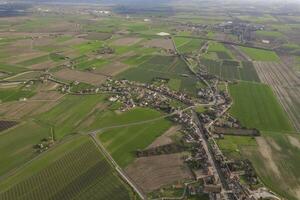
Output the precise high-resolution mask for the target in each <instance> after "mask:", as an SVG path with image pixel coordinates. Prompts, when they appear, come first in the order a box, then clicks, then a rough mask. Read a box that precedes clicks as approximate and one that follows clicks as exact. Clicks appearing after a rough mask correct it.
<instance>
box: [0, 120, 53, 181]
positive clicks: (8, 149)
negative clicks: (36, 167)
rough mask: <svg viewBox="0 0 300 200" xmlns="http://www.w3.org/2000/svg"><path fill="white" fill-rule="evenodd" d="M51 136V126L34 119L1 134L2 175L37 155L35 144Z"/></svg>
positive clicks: (0, 159) (0, 170)
mask: <svg viewBox="0 0 300 200" xmlns="http://www.w3.org/2000/svg"><path fill="white" fill-rule="evenodd" d="M49 136H51V133H50V128H46V127H43V126H41V125H39V124H37V123H35V122H33V121H29V122H25V123H23V124H21V125H19V126H17V127H15V128H13V129H9V130H7V131H6V132H2V133H1V135H0V154H1V157H0V162H1V163H2V164H1V168H0V175H3V174H5V173H6V172H8V171H10V170H12V169H14V168H16V167H19V166H20V165H21V164H24V163H25V162H27V161H28V160H29V159H31V158H33V157H34V156H36V155H37V153H36V152H35V151H36V150H35V149H34V148H33V146H34V145H36V144H38V143H40V141H41V140H42V139H43V138H48V137H49Z"/></svg>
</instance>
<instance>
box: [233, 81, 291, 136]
mask: <svg viewBox="0 0 300 200" xmlns="http://www.w3.org/2000/svg"><path fill="white" fill-rule="evenodd" d="M229 89H230V95H231V96H232V98H233V102H234V104H233V106H232V108H231V110H230V113H231V114H232V115H233V116H234V117H236V118H237V119H239V120H240V122H241V123H242V125H243V126H245V127H247V128H257V129H259V130H261V131H278V132H280V131H286V132H291V131H293V130H294V129H293V127H292V125H291V123H290V121H289V119H288V117H287V114H286V113H285V111H284V110H283V109H282V107H281V105H280V104H279V102H278V101H277V99H276V97H275V95H274V93H273V92H272V90H271V88H270V87H269V86H267V85H263V84H257V83H250V82H240V83H238V84H233V85H230V86H229Z"/></svg>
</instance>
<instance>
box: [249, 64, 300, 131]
mask: <svg viewBox="0 0 300 200" xmlns="http://www.w3.org/2000/svg"><path fill="white" fill-rule="evenodd" d="M254 66H255V69H256V70H257V72H258V75H259V78H260V80H261V81H262V82H263V83H266V84H268V85H270V86H271V87H272V89H273V91H274V92H275V94H276V95H277V97H278V99H279V101H280V103H281V104H282V105H283V108H284V109H285V110H286V112H287V114H288V116H289V118H290V119H291V120H292V122H293V124H294V126H295V128H296V129H297V130H298V131H300V79H299V77H297V75H296V73H295V72H294V71H293V70H292V69H290V68H289V67H288V66H286V65H285V64H283V63H275V62H254Z"/></svg>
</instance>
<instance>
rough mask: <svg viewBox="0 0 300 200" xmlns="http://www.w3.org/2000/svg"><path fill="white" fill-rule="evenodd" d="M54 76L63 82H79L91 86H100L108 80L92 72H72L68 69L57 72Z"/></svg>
mask: <svg viewBox="0 0 300 200" xmlns="http://www.w3.org/2000/svg"><path fill="white" fill-rule="evenodd" d="M54 76H55V77H57V78H59V79H61V80H67V81H78V82H83V83H87V84H91V85H100V84H101V83H103V82H104V81H105V80H106V78H107V77H105V76H103V75H99V74H94V73H91V72H83V71H78V70H72V69H68V68H65V69H62V70H60V71H58V72H55V73H54Z"/></svg>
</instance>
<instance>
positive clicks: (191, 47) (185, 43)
mask: <svg viewBox="0 0 300 200" xmlns="http://www.w3.org/2000/svg"><path fill="white" fill-rule="evenodd" d="M174 42H175V45H176V47H177V50H178V51H179V52H180V53H192V52H193V51H197V50H200V49H201V47H202V45H203V44H204V41H203V40H200V39H193V38H184V37H175V38H174Z"/></svg>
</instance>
